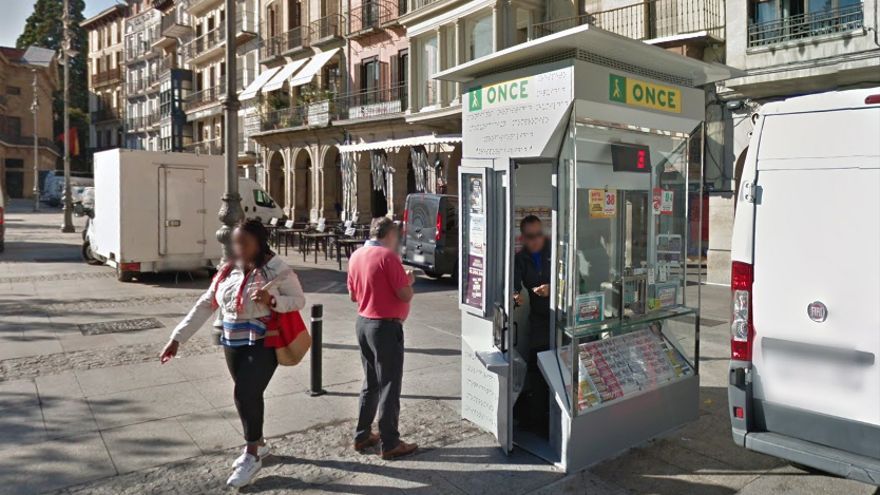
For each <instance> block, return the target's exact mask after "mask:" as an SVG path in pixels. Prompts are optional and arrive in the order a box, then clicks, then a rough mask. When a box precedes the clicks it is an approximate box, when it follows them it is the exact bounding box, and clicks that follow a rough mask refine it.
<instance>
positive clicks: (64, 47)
mask: <svg viewBox="0 0 880 495" xmlns="http://www.w3.org/2000/svg"><path fill="white" fill-rule="evenodd" d="M62 21H63V23H64V41H62V43H61V52H62V60H63V63H64V141H63V142H64V207H63V210H64V224H63V225H62V226H61V232H74V231H75V229H74V228H73V201H72V198H71V191H70V143H69V141H70V50H71V43H70V2H69V0H64V17H63V18H62Z"/></svg>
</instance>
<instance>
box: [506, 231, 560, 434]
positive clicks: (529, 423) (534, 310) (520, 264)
mask: <svg viewBox="0 0 880 495" xmlns="http://www.w3.org/2000/svg"><path fill="white" fill-rule="evenodd" d="M519 230H520V234H521V235H522V240H523V247H522V249H520V251H519V252H518V253H517V254H516V260H515V264H514V277H513V290H514V293H513V299H514V301H515V303H516V305H517V306H522V305H523V304H524V303H525V299H524V297H523V292H525V293H527V294H528V302H529V316H528V321H529V326H528V330H527V333H528V335H527V336H526V337H527V338H525V339H524V341H525V343H527V345H528V348H527V349H525V350H524V351H525V352H524V353H523V354H524V355H525V356H526V362H527V364H528V370H527V372H526V383H525V387H524V388H523V391H522V394H521V395H520V397H519V399H518V400H517V402H516V405H514V417H515V418H518V419H519V426H520V427H522V428H525V429H529V430H533V431H534V432H535V433H544V434H545V435H546V430H547V414H546V413H545V411H544V410H545V409H546V408H547V401H548V397H549V395H548V389H547V383H546V382H545V381H544V378H543V377H542V376H541V372H540V370H539V369H538V353H539V352H542V351H546V350H547V349H549V348H550V273H551V269H552V267H551V259H550V254H551V251H550V241H549V240H548V239H547V236H546V235H545V234H544V225H543V223H542V222H541V219H540V218H538V217H537V216H535V215H528V216H526V217H525V218H523V219H522V221H520V224H519Z"/></svg>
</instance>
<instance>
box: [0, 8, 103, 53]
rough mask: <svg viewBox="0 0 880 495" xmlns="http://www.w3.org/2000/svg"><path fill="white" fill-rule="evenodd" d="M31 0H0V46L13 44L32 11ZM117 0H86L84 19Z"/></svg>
mask: <svg viewBox="0 0 880 495" xmlns="http://www.w3.org/2000/svg"><path fill="white" fill-rule="evenodd" d="M57 1H59V2H60V1H62V0H57ZM34 3H35V2H34V1H33V0H0V11H2V12H3V15H0V46H15V40H17V39H18V36H19V35H20V34H21V32H22V31H23V30H24V23H25V21H26V20H27V18H28V17H29V16H30V15H31V13H32V12H33V11H34ZM114 3H117V0H86V11H85V16H86V19H88V18H89V17H91V16H93V15H95V14H97V13H98V12H101V11H102V10H104V9H106V8H107V7H110V6H111V5H113V4H114Z"/></svg>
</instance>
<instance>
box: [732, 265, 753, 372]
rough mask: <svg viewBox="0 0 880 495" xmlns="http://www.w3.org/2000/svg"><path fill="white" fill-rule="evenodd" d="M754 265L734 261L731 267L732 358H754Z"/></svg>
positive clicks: (743, 359)
mask: <svg viewBox="0 0 880 495" xmlns="http://www.w3.org/2000/svg"><path fill="white" fill-rule="evenodd" d="M753 281H754V270H753V269H752V265H750V264H748V263H743V262H741V261H734V262H733V266H732V267H731V281H730V290H731V292H732V296H733V297H732V299H733V300H732V303H731V305H732V313H733V318H732V319H731V321H730V359H735V360H738V361H751V360H752V341H753V340H754V338H755V328H754V325H753V324H752V282H753Z"/></svg>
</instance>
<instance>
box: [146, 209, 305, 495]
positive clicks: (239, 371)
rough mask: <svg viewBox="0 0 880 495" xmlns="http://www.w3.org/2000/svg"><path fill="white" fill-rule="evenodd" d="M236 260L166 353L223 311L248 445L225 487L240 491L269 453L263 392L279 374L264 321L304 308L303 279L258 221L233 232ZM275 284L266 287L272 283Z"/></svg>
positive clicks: (180, 327)
mask: <svg viewBox="0 0 880 495" xmlns="http://www.w3.org/2000/svg"><path fill="white" fill-rule="evenodd" d="M232 242H233V251H234V255H235V260H236V262H235V263H233V264H230V265H227V266H224V267H221V269H220V271H219V272H218V273H217V276H216V277H214V281H213V282H212V283H211V287H210V288H208V290H207V291H206V292H205V293H204V294H203V295H202V296H201V297H200V298H199V300H198V301H197V302H196V304H195V306H193V308H192V309H191V310H190V311H189V314H187V315H186V317H185V318H184V319H183V321H181V322H180V324H179V325H177V328H175V329H174V332H173V333H172V334H171V340H170V341H169V342H168V344H167V345H166V346H165V349H164V350H163V351H162V355H161V361H162V362H163V363H165V362H167V361H168V360H170V359H171V358H173V357H174V356H175V355H176V354H177V350H178V348H179V346H180V344H182V343H184V342H186V341H187V340H188V339H189V338H190V337H192V335H193V334H195V333H196V331H197V330H198V329H199V328H201V327H202V325H204V323H205V322H206V321H207V320H208V319H209V318H210V317H211V316H212V315H213V314H214V311H215V310H216V309H218V308H219V309H220V316H221V320H222V322H223V334H222V336H221V338H220V343H221V344H222V345H223V347H224V349H223V350H224V353H225V354H226V365H227V366H228V367H229V373H230V374H231V375H232V379H233V381H234V382H235V391H234V396H235V407H236V409H237V410H238V415H239V417H240V418H241V424H242V428H243V429H244V437H245V441H246V442H247V446H246V448H245V451H244V453H242V454H241V456H239V457H238V458H237V459H236V460H235V462H234V463H233V465H232V467H233V471H232V475H231V476H230V477H229V479H228V480H227V484H228V485H230V486H233V487H242V486H244V485H246V484H248V483H249V482H250V481H251V480H252V479H253V477H254V475H255V474H256V473H257V471H259V470H260V468H261V467H262V464H263V463H262V458H263V457H264V456H265V455H267V454H268V453H269V446H268V444H266V442H265V440H264V439H263V392H264V391H265V390H266V387H267V386H268V385H269V380H271V379H272V375H273V374H274V373H275V368H276V367H277V366H278V361H277V359H276V357H275V349H273V348H269V347H265V346H264V345H263V338H264V337H265V335H266V323H267V322H268V320H269V318H270V316H271V314H272V312H273V311H275V312H278V313H286V312H289V311H297V310H300V309H302V308H303V307H305V305H306V299H305V296H304V295H303V291H302V286H301V285H300V283H299V278H298V277H297V276H296V274H295V273H294V272H293V270H292V269H291V268H290V267H289V266H288V265H287V264H286V263H285V262H284V261H282V260H281V259H280V257H278V256H276V255H275V253H273V252H272V251H271V249H270V248H269V233H268V231H267V230H266V228H265V227H264V226H263V224H262V223H260V222H259V221H248V222H244V223H241V224H239V225H238V226H237V227H236V228H235V230H234V231H233V234H232ZM271 281H274V282H273V283H272V284H271V286H270V287H269V288H268V289H266V288H265V286H266V284H268V283H269V282H271Z"/></svg>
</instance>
